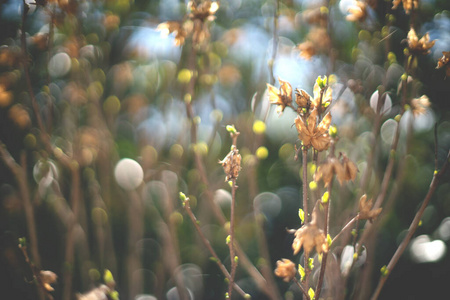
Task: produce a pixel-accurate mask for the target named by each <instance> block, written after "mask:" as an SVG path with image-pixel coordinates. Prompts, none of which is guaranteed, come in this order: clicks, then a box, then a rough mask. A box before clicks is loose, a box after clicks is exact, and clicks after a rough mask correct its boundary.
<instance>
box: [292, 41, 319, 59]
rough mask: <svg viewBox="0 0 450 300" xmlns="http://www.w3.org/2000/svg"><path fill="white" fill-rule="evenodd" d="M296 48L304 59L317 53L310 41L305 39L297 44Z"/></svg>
mask: <svg viewBox="0 0 450 300" xmlns="http://www.w3.org/2000/svg"><path fill="white" fill-rule="evenodd" d="M297 48H298V50H300V54H299V56H300V57H301V58H304V59H306V60H310V59H311V58H312V57H313V56H314V55H316V54H317V49H316V47H315V46H314V44H313V43H312V42H311V41H305V42H303V43H301V44H298V45H297Z"/></svg>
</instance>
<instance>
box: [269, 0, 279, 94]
mask: <svg viewBox="0 0 450 300" xmlns="http://www.w3.org/2000/svg"><path fill="white" fill-rule="evenodd" d="M279 8H280V1H279V0H276V1H275V11H274V16H273V38H272V39H273V42H272V45H273V48H272V58H271V59H270V61H269V75H270V84H272V85H273V84H274V83H275V76H274V74H273V69H274V65H275V59H276V57H277V49H278V17H279Z"/></svg>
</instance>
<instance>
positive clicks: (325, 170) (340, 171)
mask: <svg viewBox="0 0 450 300" xmlns="http://www.w3.org/2000/svg"><path fill="white" fill-rule="evenodd" d="M333 175H336V177H337V178H338V179H339V183H341V185H342V178H343V176H344V167H343V166H342V165H341V163H340V162H339V160H338V159H337V158H335V157H330V158H328V159H327V161H326V162H325V163H324V164H321V165H320V166H319V167H318V168H317V173H316V177H315V180H316V181H319V180H320V179H322V180H323V182H324V183H325V187H327V186H328V185H329V184H330V183H331V180H332V179H333Z"/></svg>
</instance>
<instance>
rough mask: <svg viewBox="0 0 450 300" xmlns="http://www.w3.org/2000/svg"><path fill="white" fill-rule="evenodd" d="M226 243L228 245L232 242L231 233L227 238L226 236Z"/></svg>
mask: <svg viewBox="0 0 450 300" xmlns="http://www.w3.org/2000/svg"><path fill="white" fill-rule="evenodd" d="M225 243H226V244H227V245H228V244H229V243H231V235H228V236H227V238H226V240H225Z"/></svg>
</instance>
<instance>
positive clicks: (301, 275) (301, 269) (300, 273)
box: [298, 264, 306, 281]
mask: <svg viewBox="0 0 450 300" xmlns="http://www.w3.org/2000/svg"><path fill="white" fill-rule="evenodd" d="M298 274H299V275H300V280H301V281H303V280H304V279H305V275H306V273H305V268H303V267H302V265H301V264H298Z"/></svg>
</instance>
